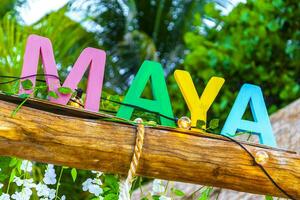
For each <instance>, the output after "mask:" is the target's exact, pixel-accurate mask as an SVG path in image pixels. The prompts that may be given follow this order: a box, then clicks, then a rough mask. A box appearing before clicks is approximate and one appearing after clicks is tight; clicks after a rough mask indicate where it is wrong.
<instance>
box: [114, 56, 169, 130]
mask: <svg viewBox="0 0 300 200" xmlns="http://www.w3.org/2000/svg"><path fill="white" fill-rule="evenodd" d="M149 79H150V83H151V87H152V94H153V97H154V100H150V99H145V98H141V95H142V93H143V91H144V89H145V87H146V84H147V82H148V80H149ZM123 103H125V104H130V105H134V106H137V107H140V108H143V109H146V110H150V111H152V112H157V113H159V114H161V115H164V116H168V117H169V118H174V116H173V111H172V106H171V102H170V97H169V93H168V90H167V85H166V82H165V78H164V71H163V69H162V66H161V64H160V63H157V62H152V61H144V62H143V64H142V66H141V68H140V69H139V71H138V73H137V75H136V77H135V78H134V79H133V81H132V84H131V86H130V88H129V90H128V92H127V94H126V96H125V98H124V101H123ZM133 111H134V108H132V107H129V106H126V105H122V106H121V107H120V109H119V110H118V113H117V117H120V118H123V119H127V120H130V119H131V116H132V113H133ZM160 121H161V124H162V125H164V126H172V127H175V122H174V120H171V119H167V118H165V117H163V116H160Z"/></svg>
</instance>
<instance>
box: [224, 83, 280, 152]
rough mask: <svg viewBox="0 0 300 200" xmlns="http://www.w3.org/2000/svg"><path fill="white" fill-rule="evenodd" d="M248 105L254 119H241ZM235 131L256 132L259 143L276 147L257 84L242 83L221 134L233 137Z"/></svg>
mask: <svg viewBox="0 0 300 200" xmlns="http://www.w3.org/2000/svg"><path fill="white" fill-rule="evenodd" d="M248 105H250V109H251V112H252V116H253V119H254V121H248V120H244V119H243V115H244V113H245V111H246V109H247V106H248ZM237 131H247V132H251V133H254V134H257V135H258V136H259V139H260V143H262V144H266V145H269V146H272V147H276V141H275V138H274V135H273V131H272V126H271V123H270V120H269V116H268V112H267V108H266V105H265V101H264V97H263V94H262V91H261V89H260V87H259V86H256V85H251V84H244V85H243V86H242V88H241V90H240V92H239V93H238V96H237V98H236V100H235V102H234V104H233V107H232V109H231V111H230V113H229V116H228V117H227V119H226V122H225V124H224V127H223V129H222V131H221V134H222V135H227V136H230V137H233V136H234V135H235V133H236V132H237Z"/></svg>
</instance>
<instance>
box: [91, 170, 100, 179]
mask: <svg viewBox="0 0 300 200" xmlns="http://www.w3.org/2000/svg"><path fill="white" fill-rule="evenodd" d="M92 173H93V174H96V176H97V178H99V177H100V176H102V174H103V172H99V171H92Z"/></svg>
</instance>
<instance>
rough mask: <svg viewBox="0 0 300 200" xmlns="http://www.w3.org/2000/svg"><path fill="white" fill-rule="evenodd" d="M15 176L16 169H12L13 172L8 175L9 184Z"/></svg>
mask: <svg viewBox="0 0 300 200" xmlns="http://www.w3.org/2000/svg"><path fill="white" fill-rule="evenodd" d="M15 176H16V169H15V168H13V170H12V171H11V173H10V177H9V182H10V183H11V182H12V181H13V180H14V178H15Z"/></svg>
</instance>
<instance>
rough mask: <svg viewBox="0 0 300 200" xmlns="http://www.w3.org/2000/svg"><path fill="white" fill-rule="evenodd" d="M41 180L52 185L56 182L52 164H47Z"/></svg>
mask: <svg viewBox="0 0 300 200" xmlns="http://www.w3.org/2000/svg"><path fill="white" fill-rule="evenodd" d="M43 181H44V183H45V184H47V185H54V184H55V183H56V173H55V170H54V166H53V165H52V164H49V165H48V167H47V170H46V172H45V177H44V179H43Z"/></svg>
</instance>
